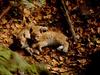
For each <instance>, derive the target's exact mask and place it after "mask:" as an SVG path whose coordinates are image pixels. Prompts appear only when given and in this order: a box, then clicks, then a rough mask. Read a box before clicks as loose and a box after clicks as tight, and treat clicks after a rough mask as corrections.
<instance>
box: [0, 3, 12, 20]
mask: <svg viewBox="0 0 100 75" xmlns="http://www.w3.org/2000/svg"><path fill="white" fill-rule="evenodd" d="M11 7H12V6H10V5H9V6H8V7H7V8H5V9H4V10H3V11H2V13H1V14H0V19H1V18H2V17H3V16H5V15H6V14H7V13H8V12H9V10H10V9H11Z"/></svg>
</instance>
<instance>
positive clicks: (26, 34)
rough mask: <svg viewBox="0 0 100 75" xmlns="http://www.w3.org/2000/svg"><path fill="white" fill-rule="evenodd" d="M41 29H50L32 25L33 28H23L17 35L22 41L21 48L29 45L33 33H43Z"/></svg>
mask: <svg viewBox="0 0 100 75" xmlns="http://www.w3.org/2000/svg"><path fill="white" fill-rule="evenodd" d="M41 30H42V31H43V30H48V28H47V27H43V26H32V27H31V28H24V29H22V30H21V31H20V32H19V33H18V34H17V35H16V38H17V39H19V41H20V43H21V48H27V47H29V45H28V41H27V39H31V38H33V37H31V34H34V36H35V37H38V36H40V35H41Z"/></svg>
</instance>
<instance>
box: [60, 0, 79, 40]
mask: <svg viewBox="0 0 100 75" xmlns="http://www.w3.org/2000/svg"><path fill="white" fill-rule="evenodd" d="M61 3H62V5H63V9H64V11H65V12H64V13H65V18H66V20H67V22H68V25H69V27H70V31H71V33H72V36H73V39H74V40H75V41H77V39H76V34H75V31H74V26H73V24H72V21H71V19H70V17H69V14H68V10H67V7H66V4H65V0H61Z"/></svg>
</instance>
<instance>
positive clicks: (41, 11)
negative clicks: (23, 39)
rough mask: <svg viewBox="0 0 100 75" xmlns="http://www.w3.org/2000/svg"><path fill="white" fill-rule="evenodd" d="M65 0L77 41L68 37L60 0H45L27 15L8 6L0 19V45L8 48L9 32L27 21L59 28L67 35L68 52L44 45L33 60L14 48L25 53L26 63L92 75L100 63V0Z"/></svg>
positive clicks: (69, 73)
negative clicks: (44, 4)
mask: <svg viewBox="0 0 100 75" xmlns="http://www.w3.org/2000/svg"><path fill="white" fill-rule="evenodd" d="M65 2H66V7H67V9H68V11H69V15H70V19H71V21H72V22H73V23H72V24H73V26H74V30H75V33H76V38H77V42H75V41H73V39H72V36H71V32H70V30H69V28H68V27H69V26H68V24H67V21H66V19H65V16H64V13H63V11H62V9H61V5H60V0H51V1H50V2H49V1H47V4H46V6H44V7H36V8H35V9H34V12H33V14H30V12H29V11H28V10H27V9H23V14H22V12H21V11H20V10H19V9H18V8H15V7H12V8H11V9H10V11H9V12H8V13H7V15H5V16H3V18H2V19H1V20H0V35H1V36H0V44H2V45H4V46H6V47H9V46H10V45H11V44H12V43H13V34H17V32H18V31H20V30H21V29H23V28H24V27H25V26H27V25H28V24H29V23H30V22H33V23H34V24H36V25H42V26H47V27H49V28H50V29H52V30H60V31H62V32H63V33H64V34H65V35H66V36H68V42H69V44H70V46H69V50H68V53H62V52H59V51H56V50H55V49H52V48H48V47H46V48H44V49H43V51H42V52H41V53H40V54H34V58H35V59H34V58H33V57H31V56H29V55H28V54H27V52H24V50H22V49H20V48H16V50H15V51H16V52H19V54H21V55H23V56H25V58H26V60H27V61H29V62H30V63H36V62H39V63H40V62H41V63H44V64H46V65H47V69H48V70H49V71H50V72H51V73H52V74H54V75H64V74H65V75H92V74H93V75H96V73H99V71H97V70H95V69H96V67H98V65H99V64H98V62H100V59H98V58H99V57H100V52H99V51H100V2H99V1H98V0H97V2H95V0H92V1H91V0H89V1H86V0H66V1H65ZM96 3H97V4H96ZM5 8H6V7H5ZM0 12H2V10H1V9H0ZM94 61H96V62H94ZM91 64H92V67H91ZM95 64H96V65H95ZM94 65H95V66H96V67H95V66H94ZM99 67H100V66H99ZM90 68H91V69H90ZM87 70H88V71H87ZM91 71H92V72H91ZM90 72H91V73H90ZM99 74H100V73H99Z"/></svg>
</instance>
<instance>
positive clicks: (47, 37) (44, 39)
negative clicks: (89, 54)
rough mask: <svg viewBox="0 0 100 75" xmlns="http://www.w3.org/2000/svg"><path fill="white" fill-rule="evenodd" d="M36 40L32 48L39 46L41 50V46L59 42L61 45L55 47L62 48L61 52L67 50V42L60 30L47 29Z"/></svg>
mask: <svg viewBox="0 0 100 75" xmlns="http://www.w3.org/2000/svg"><path fill="white" fill-rule="evenodd" d="M37 40H38V43H36V44H33V45H32V48H36V47H39V50H40V51H42V48H43V47H46V46H52V45H57V44H60V45H61V46H59V47H58V48H57V49H62V50H63V52H67V51H68V47H69V43H68V42H67V41H66V40H67V37H66V36H65V35H64V34H63V33H61V32H56V31H47V32H44V33H42V34H41V36H39V37H38V38H37Z"/></svg>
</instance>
